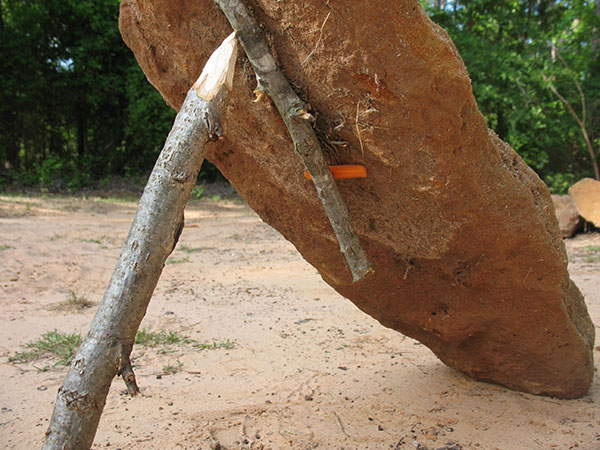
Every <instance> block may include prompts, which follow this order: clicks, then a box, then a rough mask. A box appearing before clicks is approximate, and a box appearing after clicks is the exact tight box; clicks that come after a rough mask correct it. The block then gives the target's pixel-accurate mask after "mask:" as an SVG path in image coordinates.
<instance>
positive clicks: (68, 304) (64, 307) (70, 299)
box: [51, 291, 93, 311]
mask: <svg viewBox="0 0 600 450" xmlns="http://www.w3.org/2000/svg"><path fill="white" fill-rule="evenodd" d="M92 306H93V303H92V302H91V301H89V300H88V299H87V297H86V296H85V295H77V294H76V293H75V292H74V291H69V294H68V295H67V299H66V300H65V301H62V302H60V303H58V304H56V305H54V306H52V308H51V309H55V310H59V311H81V310H83V309H87V308H90V307H92Z"/></svg>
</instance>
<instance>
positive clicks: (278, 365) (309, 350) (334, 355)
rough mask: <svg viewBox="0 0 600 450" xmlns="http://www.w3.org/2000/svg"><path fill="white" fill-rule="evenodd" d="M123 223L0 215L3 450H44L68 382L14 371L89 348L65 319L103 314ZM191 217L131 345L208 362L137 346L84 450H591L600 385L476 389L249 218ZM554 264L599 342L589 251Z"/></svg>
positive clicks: (35, 202)
mask: <svg viewBox="0 0 600 450" xmlns="http://www.w3.org/2000/svg"><path fill="white" fill-rule="evenodd" d="M134 211H135V203H134V202H116V201H106V200H99V199H95V200H94V199H90V200H81V199H74V198H66V199H65V198H62V199H61V198H49V199H41V198H17V197H6V196H4V197H0V249H1V251H0V286H1V289H0V308H1V312H2V314H1V315H0V363H1V364H0V377H1V378H2V379H3V380H4V382H3V385H2V390H1V393H0V407H1V410H0V447H1V448H7V449H34V448H39V447H40V445H41V442H42V439H43V436H44V432H45V431H46V428H47V426H48V421H49V418H50V416H51V413H52V407H53V402H54V399H55V396H56V392H57V389H58V387H59V385H60V383H61V382H62V379H63V377H64V375H65V373H66V369H65V368H64V367H60V366H59V367H57V368H54V369H50V370H45V371H44V370H40V369H43V368H44V367H45V366H48V365H52V364H53V362H52V361H51V360H42V361H35V362H29V363H15V362H9V357H11V356H14V354H15V353H16V352H20V351H23V350H24V349H25V346H26V344H27V343H28V342H32V341H35V340H37V339H38V338H39V337H40V336H41V335H42V334H43V333H45V332H48V331H52V330H55V329H56V330H59V331H63V332H67V333H72V332H79V333H82V334H84V333H85V331H86V330H87V327H88V325H89V323H90V320H91V318H92V316H93V314H94V310H95V307H92V308H88V309H85V310H72V311H69V310H65V308H62V307H61V305H63V304H64V302H65V300H66V299H67V298H68V296H69V295H70V292H71V291H72V292H73V293H75V294H76V295H77V296H85V297H87V298H88V299H89V300H90V301H92V302H94V303H95V304H97V303H98V302H99V301H100V300H101V298H102V295H103V292H104V289H105V288H106V285H107V283H108V280H109V278H110V275H111V273H112V270H113V268H114V265H115V262H116V260H117V258H118V255H119V252H120V249H121V245H122V243H123V240H124V238H125V235H126V233H127V231H128V228H129V225H130V222H131V220H132V217H133V214H134ZM186 216H187V220H186V224H187V225H186V228H185V230H184V232H183V234H182V236H181V239H180V241H179V244H178V247H177V249H176V250H175V252H174V253H173V255H172V258H173V259H172V260H171V262H170V264H167V266H166V267H165V270H164V272H163V276H162V278H161V280H160V283H159V285H158V288H157V290H156V293H155V295H154V298H153V299H152V302H151V304H150V307H149V310H148V314H147V316H146V318H145V320H144V322H143V324H142V327H143V328H144V329H146V330H148V331H154V332H160V331H166V332H177V333H179V334H180V335H184V336H188V337H189V338H191V339H194V340H196V341H197V342H199V343H206V344H212V343H216V344H217V347H218V348H216V349H201V348H197V346H196V347H195V346H194V345H193V344H176V345H166V346H164V345H163V346H159V347H143V346H136V347H135V348H134V351H133V359H134V365H135V370H136V373H137V377H138V383H139V385H140V387H141V391H142V395H140V396H138V397H136V398H129V397H128V396H127V394H126V393H125V388H124V385H123V383H122V381H121V380H120V379H115V381H114V384H113V388H112V390H111V392H110V395H109V398H108V401H107V406H106V408H105V411H104V415H103V417H102V421H101V423H100V427H99V429H98V433H97V435H96V440H95V444H94V448H95V449H100V448H107V449H216V448H225V449H230V450H231V449H263V450H266V449H272V450H277V449H294V450H295V449H298V450H307V449H315V448H319V449H346V450H349V449H415V448H418V449H421V450H423V449H448V450H450V449H451V450H458V449H485V450H491V449H501V450H507V449H508V450H517V449H523V450H531V449H554V448H556V449H574V448H577V449H586V450H592V449H600V380H598V376H596V379H595V380H594V385H593V386H592V389H591V391H590V393H589V395H587V396H586V397H584V398H582V399H579V400H570V401H564V400H557V399H552V398H547V397H536V396H532V395H527V394H522V393H518V392H512V391H509V390H507V389H505V388H503V387H501V386H496V385H491V384H486V383H480V382H475V381H472V380H471V379H469V378H467V377H465V376H463V375H462V374H461V373H458V372H456V371H455V370H452V369H449V368H447V367H445V366H444V365H443V364H442V363H441V362H439V361H438V360H437V359H436V358H435V357H434V356H433V354H432V353H431V352H430V351H429V350H428V349H427V348H425V347H424V346H422V345H420V344H419V343H418V342H416V341H414V340H412V339H409V338H406V337H404V336H402V335H401V334H399V333H397V332H394V331H392V330H389V329H386V328H384V327H382V326H381V325H379V324H378V323H377V322H376V321H374V320H373V319H371V318H370V317H368V316H366V315H365V314H363V313H361V312H360V311H359V310H358V309H357V308H355V307H354V306H353V305H352V303H350V302H349V301H348V300H345V299H344V298H342V297H341V296H339V295H338V294H337V293H336V292H334V291H333V290H332V289H331V288H329V287H328V286H327V285H326V284H325V283H324V282H323V281H322V280H321V279H320V277H319V275H318V273H317V272H316V271H315V269H313V268H312V267H311V266H309V265H308V264H307V263H306V262H304V261H303V260H302V258H301V257H300V256H299V254H298V253H297V252H296V251H295V249H294V247H293V246H292V245H291V244H290V243H289V242H286V241H285V240H284V239H283V238H281V236H279V235H278V233H276V232H275V231H273V230H272V229H271V228H269V227H268V226H267V225H265V224H263V223H262V222H261V221H260V219H259V218H258V217H257V216H256V215H255V214H254V213H253V212H252V211H251V210H250V209H249V208H248V207H247V206H245V205H243V204H241V203H240V202H237V203H236V202H224V201H221V202H218V203H214V202H210V201H204V202H203V201H195V202H193V203H192V204H191V205H190V206H189V207H188V209H187V211H186ZM567 247H568V250H569V254H570V258H571V265H570V270H571V273H572V277H573V278H574V279H575V281H576V282H577V284H578V285H579V287H580V288H581V290H582V291H583V293H584V295H585V297H586V300H587V303H588V308H589V310H590V313H591V315H592V318H593V320H594V321H595V323H597V324H600V276H599V274H600V256H599V255H600V251H598V250H599V248H600V234H598V233H596V234H588V235H579V236H578V237H576V238H575V239H571V240H569V241H567ZM594 252H596V253H594ZM227 341H229V342H230V343H231V344H232V345H231V346H225V347H226V348H223V347H224V346H223V345H222V344H223V343H226V342H227ZM599 349H600V347H597V348H596V351H595V356H596V360H600V352H599ZM166 366H171V368H175V369H174V370H173V371H176V373H174V374H167V373H165V368H166ZM596 367H598V362H597V363H596Z"/></svg>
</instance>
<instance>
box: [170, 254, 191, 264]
mask: <svg viewBox="0 0 600 450" xmlns="http://www.w3.org/2000/svg"><path fill="white" fill-rule="evenodd" d="M186 262H190V257H189V256H185V257H183V258H173V257H171V258H169V259H167V264H182V263H186Z"/></svg>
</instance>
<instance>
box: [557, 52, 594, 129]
mask: <svg viewBox="0 0 600 450" xmlns="http://www.w3.org/2000/svg"><path fill="white" fill-rule="evenodd" d="M556 56H558V59H560V62H561V63H562V64H563V66H565V69H567V70H568V71H569V72H570V73H571V74H572V75H573V82H574V83H575V87H576V88H577V92H579V99H580V101H581V122H583V125H584V126H585V122H586V116H587V107H586V105H585V95H584V94H583V90H582V89H581V85H580V84H579V81H578V80H577V77H576V76H575V75H574V74H573V71H572V70H571V68H570V67H569V65H568V64H567V62H566V61H565V59H564V58H563V57H562V55H561V54H560V52H559V51H558V48H557V49H556Z"/></svg>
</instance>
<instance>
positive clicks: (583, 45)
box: [0, 0, 600, 192]
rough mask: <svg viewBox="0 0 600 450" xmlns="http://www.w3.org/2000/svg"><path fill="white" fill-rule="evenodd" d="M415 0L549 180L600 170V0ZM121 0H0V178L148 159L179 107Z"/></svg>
mask: <svg viewBox="0 0 600 450" xmlns="http://www.w3.org/2000/svg"><path fill="white" fill-rule="evenodd" d="M422 1H423V2H424V4H425V6H426V8H427V10H428V12H429V14H430V15H431V17H432V18H433V20H435V21H436V22H438V23H439V24H440V25H441V26H443V27H444V28H445V29H446V30H448V32H449V33H450V35H451V37H452V39H453V40H454V42H455V43H456V46H457V47H458V49H459V51H460V53H461V55H462V57H463V59H464V60H465V63H466V65H467V68H468V69H469V73H470V75H471V78H472V80H473V89H474V92H475V96H476V98H477V101H478V103H479V107H480V109H481V111H482V112H483V114H484V115H485V117H486V118H487V120H488V124H489V126H490V127H491V128H493V129H494V130H495V131H496V132H497V133H498V134H499V135H500V137H501V138H502V139H504V140H506V141H507V142H509V143H510V144H511V145H512V146H513V148H514V149H515V150H516V151H517V152H519V153H520V154H521V156H523V158H524V159H525V160H526V161H527V163H528V164H529V165H530V166H532V167H533V168H534V169H535V170H536V171H537V172H538V173H539V174H540V176H541V177H542V178H544V180H545V181H546V182H547V183H548V184H549V185H550V187H551V189H552V190H553V191H555V192H561V191H565V190H566V188H567V187H568V186H569V185H570V184H572V183H573V182H574V181H576V180H577V179H579V178H581V177H583V176H596V177H598V173H597V159H598V157H597V155H598V148H599V147H600V0H596V2H595V3H593V2H591V1H584V0H573V1H571V0H500V1H496V0H422ZM119 3H120V2H119V0H79V1H77V0H43V1H39V0H0V55H1V56H2V58H1V61H2V62H1V63H0V86H1V88H0V183H2V182H4V183H6V182H7V181H9V182H10V181H18V182H21V183H23V182H24V183H25V184H31V185H41V186H42V187H51V186H52V185H53V184H54V185H55V186H56V187H64V186H65V185H66V187H69V188H74V189H76V188H78V187H81V186H82V185H83V184H84V183H85V182H86V181H87V180H90V179H101V178H104V177H105V176H107V175H111V174H118V175H125V176H130V175H136V174H141V173H147V172H148V171H149V170H150V168H151V167H152V165H153V163H154V160H155V159H156V156H157V154H158V152H159V150H160V148H161V147H162V143H163V141H164V139H165V137H166V135H167V133H168V130H169V128H170V126H171V123H172V121H173V118H174V112H173V111H172V110H170V109H169V108H168V107H167V106H166V105H165V104H164V102H163V100H162V98H161V96H160V94H159V93H158V92H156V91H155V90H154V88H153V87H152V86H151V85H150V84H149V83H148V82H147V80H146V78H145V76H144V74H143V73H142V71H141V70H140V68H139V67H138V65H137V63H136V61H135V59H134V58H133V55H132V54H131V52H130V51H129V50H128V49H127V48H126V46H125V45H124V43H123V42H122V40H121V37H120V35H119V31H118V26H117V19H118V13H119ZM595 160H596V163H595ZM207 172H208V173H207ZM215 173H216V169H214V167H212V168H209V169H208V171H205V174H208V175H209V176H213V177H214V175H215ZM60 180H62V183H61V181H60Z"/></svg>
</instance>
